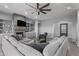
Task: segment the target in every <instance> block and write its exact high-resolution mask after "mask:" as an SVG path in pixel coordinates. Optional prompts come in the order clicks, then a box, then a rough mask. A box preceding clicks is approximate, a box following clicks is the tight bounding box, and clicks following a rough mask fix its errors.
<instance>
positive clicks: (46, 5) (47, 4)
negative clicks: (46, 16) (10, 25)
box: [41, 3, 49, 9]
mask: <svg viewBox="0 0 79 59" xmlns="http://www.w3.org/2000/svg"><path fill="white" fill-rule="evenodd" d="M47 6H49V3H47V4H46V5H44V6H42V7H41V9H42V8H45V7H47Z"/></svg>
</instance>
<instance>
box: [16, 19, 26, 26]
mask: <svg viewBox="0 0 79 59" xmlns="http://www.w3.org/2000/svg"><path fill="white" fill-rule="evenodd" d="M17 26H21V27H22V26H23V27H25V26H26V22H25V21H21V20H18V21H17Z"/></svg>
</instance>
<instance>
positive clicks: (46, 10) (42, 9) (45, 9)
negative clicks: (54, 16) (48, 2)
mask: <svg viewBox="0 0 79 59" xmlns="http://www.w3.org/2000/svg"><path fill="white" fill-rule="evenodd" d="M42 11H51V9H42Z"/></svg>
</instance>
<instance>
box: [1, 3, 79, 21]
mask: <svg viewBox="0 0 79 59" xmlns="http://www.w3.org/2000/svg"><path fill="white" fill-rule="evenodd" d="M28 4H29V5H32V6H34V7H36V4H35V3H28ZM44 4H45V3H42V4H40V6H42V5H44ZM46 8H50V9H52V11H50V12H47V14H42V13H41V15H37V13H34V14H32V12H34V11H35V10H34V9H33V8H31V7H29V6H28V5H25V3H0V11H5V12H8V13H18V14H21V15H24V16H26V17H28V18H31V19H36V18H37V19H38V20H47V19H54V18H57V17H62V16H64V15H71V14H72V13H74V12H75V11H76V10H78V9H79V4H78V3H50V6H48V7H46ZM25 12H26V14H25Z"/></svg>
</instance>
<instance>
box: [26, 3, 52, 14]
mask: <svg viewBox="0 0 79 59" xmlns="http://www.w3.org/2000/svg"><path fill="white" fill-rule="evenodd" d="M26 5H28V6H30V7H32V8H33V9H35V12H37V14H38V15H40V13H43V14H47V13H46V11H51V9H45V8H46V7H48V6H49V5H50V4H49V3H47V4H45V5H44V6H41V7H40V4H39V3H36V7H34V6H31V5H29V4H27V3H26ZM35 12H33V13H35ZM33 13H32V14H33Z"/></svg>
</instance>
